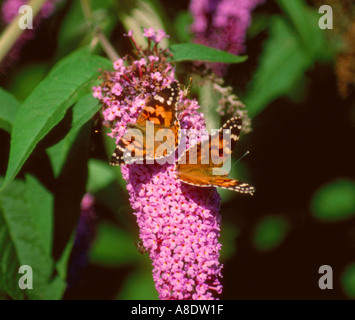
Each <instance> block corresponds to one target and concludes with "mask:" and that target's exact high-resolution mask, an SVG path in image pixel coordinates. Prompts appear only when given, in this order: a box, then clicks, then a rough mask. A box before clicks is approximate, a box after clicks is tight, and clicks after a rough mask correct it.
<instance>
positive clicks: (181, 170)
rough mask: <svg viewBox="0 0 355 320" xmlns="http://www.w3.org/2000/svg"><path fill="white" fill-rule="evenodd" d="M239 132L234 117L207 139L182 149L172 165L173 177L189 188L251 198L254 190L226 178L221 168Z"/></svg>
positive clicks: (238, 122) (238, 125)
mask: <svg viewBox="0 0 355 320" xmlns="http://www.w3.org/2000/svg"><path fill="white" fill-rule="evenodd" d="M241 129H242V119H241V118H239V117H234V118H232V119H230V120H228V121H227V122H226V123H225V124H224V125H223V126H222V127H221V128H220V129H219V130H218V132H216V133H215V134H213V135H210V136H209V139H206V140H205V141H201V142H199V143H197V144H194V145H192V146H191V147H189V148H188V149H186V150H185V151H184V152H183V153H182V154H181V156H180V157H179V159H178V160H177V162H176V164H175V175H176V178H177V179H178V180H180V181H182V182H183V183H187V184H190V185H193V186H199V187H220V188H223V189H228V190H233V191H237V192H240V193H249V194H251V195H253V193H254V191H255V188H254V187H252V186H250V185H248V184H247V183H244V182H241V181H238V180H235V179H231V178H229V177H228V172H227V171H225V170H224V169H223V168H222V167H223V164H225V162H226V160H227V159H228V157H229V156H230V155H231V154H232V151H233V148H234V146H235V144H236V143H237V141H238V139H239V135H240V131H241ZM218 158H219V162H220V163H217V164H216V162H218V161H215V160H216V159H218ZM194 159H195V160H196V161H195V162H194V161H193V160H194ZM189 160H190V161H189ZM192 162H194V164H192Z"/></svg>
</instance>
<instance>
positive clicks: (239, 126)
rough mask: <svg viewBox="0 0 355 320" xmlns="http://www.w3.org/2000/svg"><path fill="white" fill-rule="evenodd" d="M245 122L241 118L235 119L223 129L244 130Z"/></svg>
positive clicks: (228, 122)
mask: <svg viewBox="0 0 355 320" xmlns="http://www.w3.org/2000/svg"><path fill="white" fill-rule="evenodd" d="M242 124H243V120H242V118H240V117H233V118H230V119H229V120H227V122H226V123H225V124H224V125H223V126H222V129H234V128H236V129H238V130H241V129H242Z"/></svg>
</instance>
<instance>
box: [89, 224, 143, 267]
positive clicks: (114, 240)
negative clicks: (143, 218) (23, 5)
mask: <svg viewBox="0 0 355 320" xmlns="http://www.w3.org/2000/svg"><path fill="white" fill-rule="evenodd" d="M139 259H141V254H140V253H139V252H138V251H137V248H136V246H135V243H134V239H133V237H132V235H131V234H129V233H127V232H126V231H123V230H120V229H118V228H116V227H114V226H112V225H109V224H101V225H100V226H99V228H98V232H97V236H96V238H95V241H94V243H93V245H92V247H91V250H90V261H91V262H95V263H99V264H101V265H107V266H118V265H127V264H134V263H136V262H137V261H139Z"/></svg>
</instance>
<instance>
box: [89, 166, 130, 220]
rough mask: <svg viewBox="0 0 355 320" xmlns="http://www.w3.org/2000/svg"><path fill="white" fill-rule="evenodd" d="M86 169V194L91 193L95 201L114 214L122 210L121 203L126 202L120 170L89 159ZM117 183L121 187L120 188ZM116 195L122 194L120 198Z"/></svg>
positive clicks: (126, 196) (126, 197)
mask: <svg viewBox="0 0 355 320" xmlns="http://www.w3.org/2000/svg"><path fill="white" fill-rule="evenodd" d="M88 168H89V179H88V184H87V190H88V192H90V193H93V194H94V195H95V199H96V200H98V201H100V202H101V203H103V204H105V206H107V207H108V208H109V209H110V210H111V211H112V212H113V213H115V214H116V213H117V212H119V211H120V209H122V203H126V201H128V195H127V191H126V189H125V182H124V180H123V178H122V174H121V172H120V170H121V169H120V168H115V167H112V166H110V165H109V163H108V161H107V162H106V161H100V160H97V159H90V161H89V163H88ZM118 181H119V182H120V184H121V185H122V186H121V188H120V185H119V184H118ZM123 190H124V191H123ZM118 194H122V197H117V195H118Z"/></svg>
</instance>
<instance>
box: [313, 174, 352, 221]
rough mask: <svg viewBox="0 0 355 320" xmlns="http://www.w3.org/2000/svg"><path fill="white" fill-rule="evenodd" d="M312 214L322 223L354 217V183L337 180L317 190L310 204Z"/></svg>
mask: <svg viewBox="0 0 355 320" xmlns="http://www.w3.org/2000/svg"><path fill="white" fill-rule="evenodd" d="M311 210H312V214H313V215H314V216H315V217H316V218H317V219H320V220H323V221H328V222H331V221H338V220H344V219H349V218H351V217H354V216H355V182H354V181H350V180H345V179H339V180H337V181H335V182H332V183H329V184H327V185H324V186H323V187H321V188H320V189H318V190H317V192H316V193H315V195H314V196H313V199H312V202H311Z"/></svg>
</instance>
